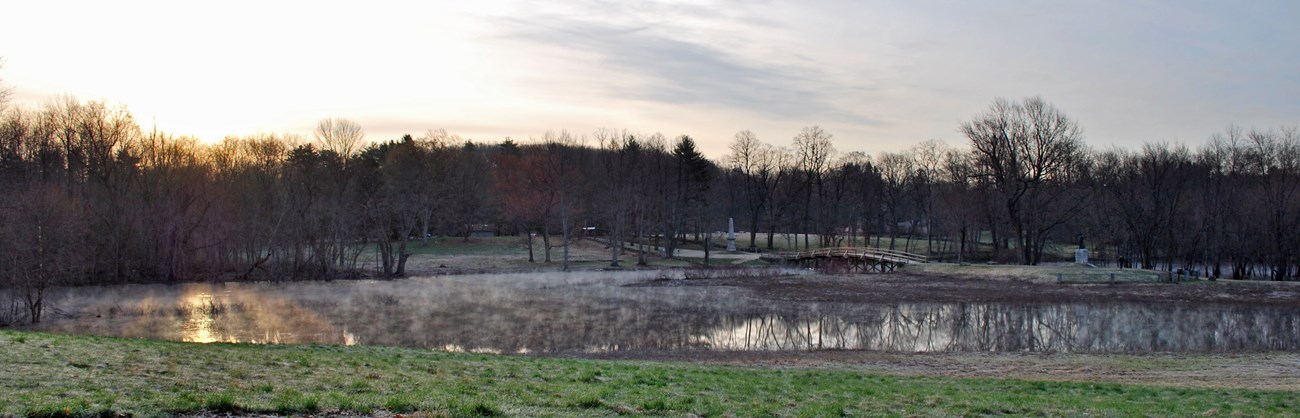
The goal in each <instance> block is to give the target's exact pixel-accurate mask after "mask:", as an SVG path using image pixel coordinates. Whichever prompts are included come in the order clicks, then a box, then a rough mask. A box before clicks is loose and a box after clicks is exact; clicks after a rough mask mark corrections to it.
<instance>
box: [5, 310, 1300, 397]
mask: <svg viewBox="0 0 1300 418" xmlns="http://www.w3.org/2000/svg"><path fill="white" fill-rule="evenodd" d="M0 353H2V355H0V415H10V414H14V415H37V416H68V415H70V416H78V415H105V414H108V415H111V414H115V413H122V414H134V415H145V416H148V415H165V414H173V413H186V412H197V411H200V410H208V411H215V412H240V411H243V412H262V413H274V414H308V413H315V412H323V411H334V410H341V411H348V412H356V413H376V412H380V411H387V412H394V413H411V412H423V413H425V414H427V415H431V416H496V415H502V416H611V415H633V416H639V415H662V416H687V415H690V414H695V415H701V416H730V415H734V416H843V415H848V416H861V415H867V416H875V415H908V416H915V415H923V416H936V415H938V416H946V415H1002V414H1012V415H1048V416H1061V415H1065V416H1078V415H1092V416H1095V415H1101V416H1131V415H1138V416H1150V415H1155V416H1190V415H1203V416H1214V415H1218V416H1231V415H1242V414H1244V415H1248V416H1259V415H1267V416H1288V415H1296V414H1297V411H1300V396H1298V395H1300V394H1298V393H1296V392H1290V391H1260V390H1243V389H1189V388H1167V387H1151V386H1139V385H1121V384H1090V383H1055V382H1039V381H1019V380H998V379H948V378H929V377H901V376H890V375H878V374H868V373H862V372H853V371H833V370H801V369H775V370H771V369H752V368H735V367H721V366H701V365H685V364H672V363H653V362H609V361H592V360H569V359H549V358H532V357H509V356H484V355H472V354H454V353H441V352H431V351H425V350H414V349H401V348H385V347H340V346H267V345H227V344H212V345H197V344H183V343H174V342H161V341H147V340H132V339H120V338H106V337H87V336H68V335H54V334H41V333H27V332H16V331H0Z"/></svg>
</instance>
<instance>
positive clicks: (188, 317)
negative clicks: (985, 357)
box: [39, 272, 1300, 354]
mask: <svg viewBox="0 0 1300 418" xmlns="http://www.w3.org/2000/svg"><path fill="white" fill-rule="evenodd" d="M655 274H656V273H654V272H631V273H601V272H590V273H573V274H546V275H480V276H454V277H425V278H413V279H405V280H391V281H337V282H307V283H231V284H190V285H177V286H160V285H149V286H112V287H101V288H71V289H61V290H60V291H59V296H58V298H57V301H56V302H54V303H53V304H52V306H54V307H55V308H56V309H57V312H60V313H61V314H59V315H51V316H50V317H49V319H48V320H47V321H45V322H44V323H42V324H41V325H40V326H39V328H40V329H43V330H48V331H55V332H69V333H89V334H100V335H118V336H128V337H142V338H157V339H168V340H177V341H187V342H196V343H212V342H239V343H270V344H279V343H319V344H343V345H355V344H368V345H388V346H405V347H420V348H429V349H436V350H445V351H463V352H473V353H509V354H530V353H563V352H587V353H598V352H624V351H674V350H740V351H751V350H764V351H770V350H829V349H853V350H859V349H861V350H878V351H891V352H935V351H962V352H987V351H1003V352H1126V353H1134V352H1139V353H1140V352H1161V351H1163V352H1240V351H1269V350H1284V351H1297V350H1300V320H1298V319H1296V318H1300V315H1297V314H1298V313H1300V309H1296V308H1291V307H1253V306H1241V305H1232V306H1217V305H1208V304H1201V305H1184V304H1146V305H1144V304H1133V303H1116V304H1022V305H1016V304H980V303H898V304H855V303H832V302H799V301H775V300H767V299H761V298H756V297H754V296H752V295H751V294H750V293H749V292H748V291H745V290H743V289H737V288H730V287H711V286H675V287H626V286H624V285H626V284H630V283H637V282H640V281H641V280H646V279H650V278H654V277H655Z"/></svg>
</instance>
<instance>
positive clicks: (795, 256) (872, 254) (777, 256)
mask: <svg viewBox="0 0 1300 418" xmlns="http://www.w3.org/2000/svg"><path fill="white" fill-rule="evenodd" d="M761 257H762V258H764V259H768V260H782V261H784V260H800V259H808V258H831V257H841V258H871V259H876V260H881V261H892V262H897V263H925V262H926V261H928V258H926V256H923V255H920V254H913V253H909V252H904V251H896V250H887V249H883V248H865V247H838V248H820V249H816V250H804V251H777V252H770V253H763V255H762V256H761Z"/></svg>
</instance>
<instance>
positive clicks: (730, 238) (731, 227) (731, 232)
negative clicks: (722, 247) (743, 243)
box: [727, 218, 736, 253]
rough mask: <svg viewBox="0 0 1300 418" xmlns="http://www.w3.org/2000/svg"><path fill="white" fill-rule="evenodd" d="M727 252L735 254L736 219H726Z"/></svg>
mask: <svg viewBox="0 0 1300 418" xmlns="http://www.w3.org/2000/svg"><path fill="white" fill-rule="evenodd" d="M727 252H733V253H734V252H736V218H727Z"/></svg>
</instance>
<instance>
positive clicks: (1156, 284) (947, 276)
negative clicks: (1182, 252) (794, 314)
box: [640, 263, 1300, 307]
mask: <svg viewBox="0 0 1300 418" xmlns="http://www.w3.org/2000/svg"><path fill="white" fill-rule="evenodd" d="M1058 273H1059V274H1061V276H1062V277H1066V278H1069V279H1072V280H1074V281H1073V282H1070V281H1067V282H1065V283H1058V282H1057V281H1056V277H1057V276H1056V275H1057V274H1058ZM1111 273H1114V274H1115V275H1116V276H1115V277H1116V279H1115V282H1114V283H1111V282H1110V281H1109V279H1110V274H1111ZM1158 274H1159V273H1156V272H1152V271H1150V270H1133V269H1125V270H1120V269H1092V268H1087V267H1079V266H985V265H956V264H941V263H934V264H924V265H909V266H905V267H902V268H900V269H899V270H897V271H895V272H892V273H887V274H879V273H873V274H850V275H825V274H810V275H800V276H748V277H722V278H715V279H701V280H686V281H678V282H669V281H651V282H646V283H643V284H640V285H643V286H683V285H684V286H727V287H736V288H742V289H748V290H750V291H752V292H753V294H754V295H755V296H756V297H760V298H764V299H771V300H782V301H798V302H850V303H900V302H938V303H1058V304H1059V303H1111V302H1128V303H1151V304H1219V305H1249V306H1284V307H1300V282H1272V281H1235V280H1218V281H1207V280H1203V279H1202V280H1195V281H1190V280H1189V281H1182V282H1178V283H1166V282H1160V281H1157V275H1158Z"/></svg>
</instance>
